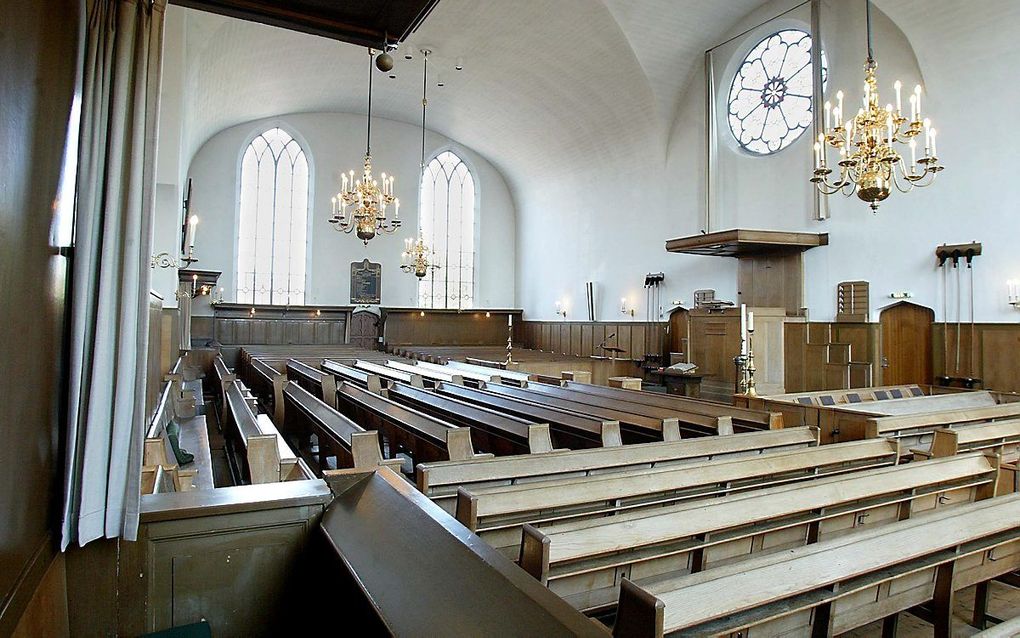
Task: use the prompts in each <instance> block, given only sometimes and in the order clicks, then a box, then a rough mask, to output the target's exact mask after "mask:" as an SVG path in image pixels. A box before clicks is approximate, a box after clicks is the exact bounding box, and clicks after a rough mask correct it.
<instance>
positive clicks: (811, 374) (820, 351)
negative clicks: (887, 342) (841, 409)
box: [784, 322, 881, 392]
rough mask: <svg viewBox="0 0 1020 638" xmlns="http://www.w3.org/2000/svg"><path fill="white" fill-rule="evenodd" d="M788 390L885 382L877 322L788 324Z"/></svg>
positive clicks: (857, 385)
mask: <svg viewBox="0 0 1020 638" xmlns="http://www.w3.org/2000/svg"><path fill="white" fill-rule="evenodd" d="M785 330H786V339H785V357H786V361H785V367H784V369H785V379H786V391H787V392H813V391H817V390H841V389H848V388H863V387H867V386H870V385H878V384H879V383H880V381H881V367H880V365H879V363H880V356H881V355H880V352H879V350H880V347H881V328H880V326H879V324H875V323H836V322H832V323H830V322H811V323H787V324H786V325H785Z"/></svg>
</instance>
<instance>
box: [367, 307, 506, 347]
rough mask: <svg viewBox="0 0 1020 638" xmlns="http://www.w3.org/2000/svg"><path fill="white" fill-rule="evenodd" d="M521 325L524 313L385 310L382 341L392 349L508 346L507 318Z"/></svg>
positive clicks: (415, 309)
mask: <svg viewBox="0 0 1020 638" xmlns="http://www.w3.org/2000/svg"><path fill="white" fill-rule="evenodd" d="M511 315H512V316H513V318H514V324H520V320H521V311H520V310H513V309H488V310H428V309H420V308H383V309H382V318H383V341H385V342H386V345H387V347H392V346H407V345H419V346H498V345H503V346H505V345H506V340H507V336H508V335H509V330H508V326H507V317H508V316H511Z"/></svg>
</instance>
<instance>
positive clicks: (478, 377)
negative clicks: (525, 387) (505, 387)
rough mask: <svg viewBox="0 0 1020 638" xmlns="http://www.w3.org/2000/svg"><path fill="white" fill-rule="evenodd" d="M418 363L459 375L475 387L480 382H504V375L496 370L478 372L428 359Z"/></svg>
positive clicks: (424, 366) (438, 370)
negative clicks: (431, 361) (432, 361)
mask: <svg viewBox="0 0 1020 638" xmlns="http://www.w3.org/2000/svg"><path fill="white" fill-rule="evenodd" d="M417 365H419V366H422V367H423V368H426V369H430V370H435V371H437V372H445V373H447V374H452V375H458V376H460V377H461V379H463V380H464V381H466V382H470V383H471V385H473V386H474V387H478V384H479V383H503V377H502V376H500V375H499V374H494V373H495V372H496V371H495V370H493V371H490V372H487V373H486V372H478V371H476V370H473V369H471V368H466V369H465V368H461V367H454V366H452V365H440V364H438V363H430V362H428V361H419V362H418V364H417Z"/></svg>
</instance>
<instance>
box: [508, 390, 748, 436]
mask: <svg viewBox="0 0 1020 638" xmlns="http://www.w3.org/2000/svg"><path fill="white" fill-rule="evenodd" d="M560 383H561V382H560V381H559V380H557V381H556V384H555V385H548V384H544V383H540V384H529V385H528V386H527V390H528V391H531V392H538V393H540V394H544V395H548V396H550V397H556V398H559V399H564V400H566V401H572V402H574V403H576V404H578V405H582V406H591V407H599V408H606V409H610V410H620V411H623V412H628V413H632V414H640V415H642V416H646V417H651V418H656V419H673V418H675V419H677V421H678V422H679V423H680V428H681V430H682V431H684V432H691V433H694V434H697V435H700V436H705V435H715V434H720V435H723V434H733V417H732V416H731V415H729V414H724V415H718V414H717V415H705V414H700V413H694V412H691V411H689V410H678V409H675V408H670V407H667V408H663V407H659V406H657V405H650V404H645V403H635V402H632V401H622V400H620V399H617V398H615V397H608V396H606V395H603V394H595V393H582V392H577V391H575V390H570V389H568V388H564V387H562V386H561V385H560ZM632 392H639V391H637V390H632ZM754 429H760V428H754Z"/></svg>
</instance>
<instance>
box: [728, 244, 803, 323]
mask: <svg viewBox="0 0 1020 638" xmlns="http://www.w3.org/2000/svg"><path fill="white" fill-rule="evenodd" d="M738 261H739V263H738V267H737V291H738V292H737V297H738V299H739V303H745V304H747V305H748V306H756V307H774V308H785V309H786V311H787V313H789V314H799V313H800V309H801V306H802V305H803V303H802V298H803V277H804V276H803V268H802V258H801V254H800V253H795V254H790V255H755V256H747V257H740V258H739V260H738Z"/></svg>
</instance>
